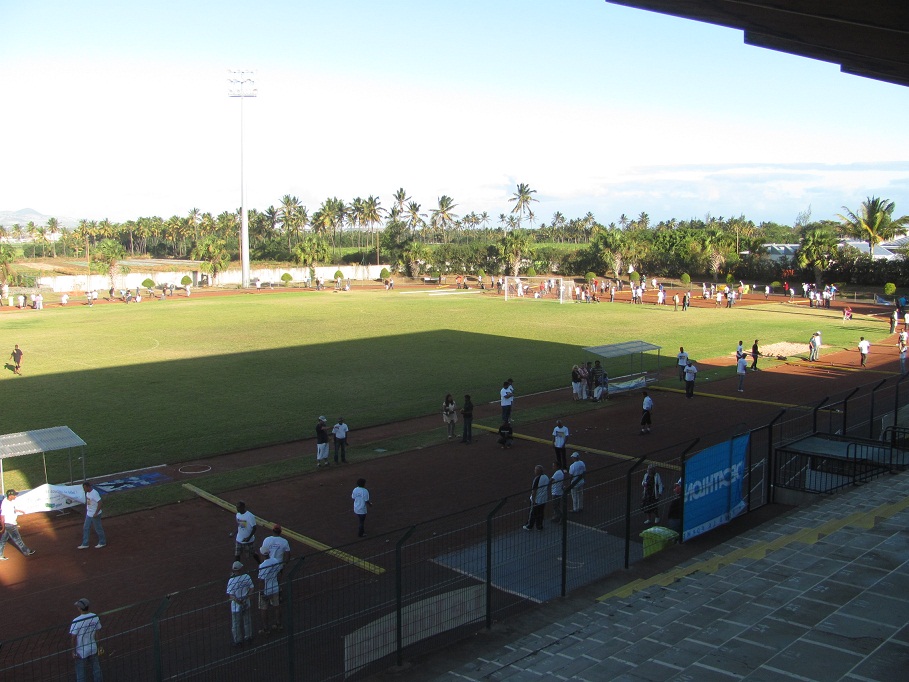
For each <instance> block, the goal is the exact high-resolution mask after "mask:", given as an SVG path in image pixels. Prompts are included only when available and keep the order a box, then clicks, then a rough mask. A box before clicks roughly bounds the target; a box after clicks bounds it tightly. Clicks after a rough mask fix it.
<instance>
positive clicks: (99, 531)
mask: <svg viewBox="0 0 909 682" xmlns="http://www.w3.org/2000/svg"><path fill="white" fill-rule="evenodd" d="M82 490H84V491H85V523H83V524H82V544H81V545H79V547H77V549H88V539H89V534H90V532H91V529H92V528H94V529H95V534H96V535H97V536H98V544H97V545H95V549H102V548H104V547H106V546H107V536H105V535H104V528H103V527H102V526H101V512H102V509H101V506H102V504H103V502H102V500H101V495H100V494H99V493H98V491H97V490H95V486H93V485H92V484H91V483H89V482H88V481H86V482H85V483H83V484H82Z"/></svg>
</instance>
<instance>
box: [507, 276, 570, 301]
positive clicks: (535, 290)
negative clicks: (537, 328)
mask: <svg viewBox="0 0 909 682" xmlns="http://www.w3.org/2000/svg"><path fill="white" fill-rule="evenodd" d="M503 288H504V293H505V300H506V301H508V300H512V299H518V298H522V299H528V300H531V301H533V300H546V301H556V302H557V303H564V302H565V294H566V292H565V283H564V281H563V280H562V278H561V277H506V278H505V281H504V283H503Z"/></svg>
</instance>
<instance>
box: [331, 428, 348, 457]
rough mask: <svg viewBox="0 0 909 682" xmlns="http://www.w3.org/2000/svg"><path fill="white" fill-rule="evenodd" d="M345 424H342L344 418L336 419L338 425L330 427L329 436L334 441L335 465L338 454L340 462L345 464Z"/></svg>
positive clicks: (346, 429) (346, 430)
mask: <svg viewBox="0 0 909 682" xmlns="http://www.w3.org/2000/svg"><path fill="white" fill-rule="evenodd" d="M349 430H350V429H348V427H347V424H345V423H344V417H338V423H337V424H335V425H334V426H332V427H331V434H332V436H333V437H334V439H335V464H337V463H338V453H340V454H341V461H342V462H344V463H345V464H346V463H347V432H348V431H349Z"/></svg>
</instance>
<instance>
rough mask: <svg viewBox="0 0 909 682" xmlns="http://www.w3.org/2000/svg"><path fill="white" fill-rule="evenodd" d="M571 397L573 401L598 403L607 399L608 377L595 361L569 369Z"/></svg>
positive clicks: (598, 362)
mask: <svg viewBox="0 0 909 682" xmlns="http://www.w3.org/2000/svg"><path fill="white" fill-rule="evenodd" d="M571 395H572V398H573V399H574V400H590V401H592V402H595V403H596V402H599V401H600V400H608V399H609V375H608V374H607V373H606V370H605V369H604V368H603V366H602V365H601V364H600V361H599V360H597V361H596V362H595V363H591V362H586V363H583V362H582V363H581V364H579V365H572V367H571Z"/></svg>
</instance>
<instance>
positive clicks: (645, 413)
mask: <svg viewBox="0 0 909 682" xmlns="http://www.w3.org/2000/svg"><path fill="white" fill-rule="evenodd" d="M641 409H642V413H641V433H650V426H651V424H652V423H653V398H651V397H650V396H649V395H647V391H644V402H643V403H642V405H641Z"/></svg>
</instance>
